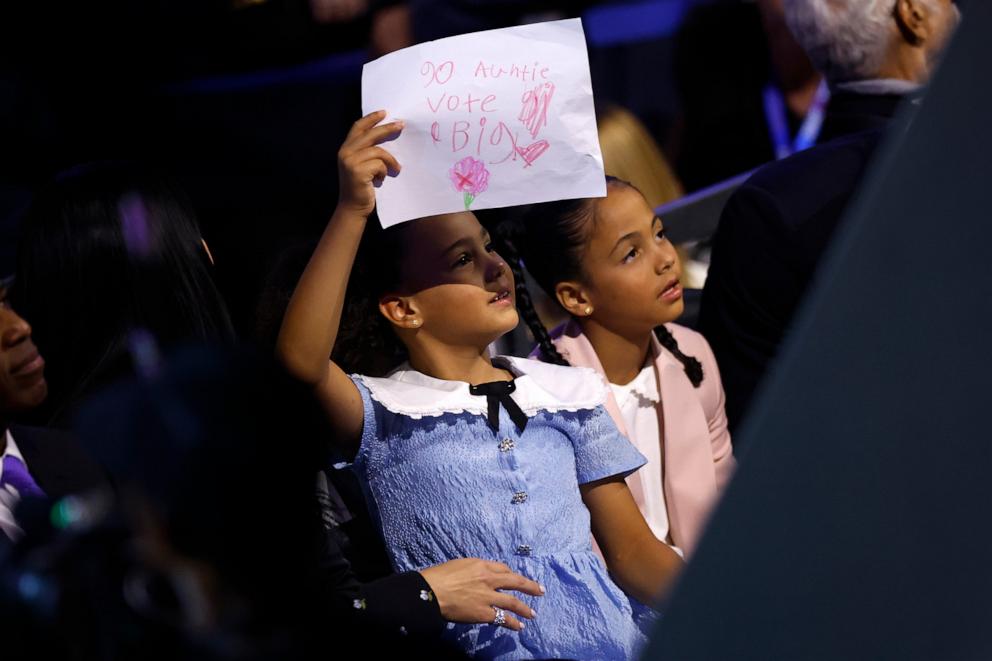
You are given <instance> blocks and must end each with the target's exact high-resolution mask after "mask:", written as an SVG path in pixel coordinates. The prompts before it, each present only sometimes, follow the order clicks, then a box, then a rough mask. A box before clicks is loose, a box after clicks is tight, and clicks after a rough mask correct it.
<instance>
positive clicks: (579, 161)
mask: <svg viewBox="0 0 992 661" xmlns="http://www.w3.org/2000/svg"><path fill="white" fill-rule="evenodd" d="M362 105H363V109H364V111H365V112H366V113H368V112H372V111H374V110H378V109H380V108H381V109H385V110H387V111H389V115H390V117H391V118H402V119H403V120H405V122H406V129H405V131H404V132H403V135H402V136H401V137H400V138H398V139H397V140H396V141H395V142H392V143H389V144H388V145H386V147H387V149H389V150H390V151H392V152H393V154H394V155H395V156H396V157H397V158H398V159H399V160H400V162H401V163H402V164H403V172H402V174H401V175H400V176H399V177H398V178H396V179H390V180H388V181H386V182H385V183H384V184H383V186H382V187H381V188H380V189H379V190H378V191H377V194H376V199H377V204H378V211H379V218H380V220H381V221H382V224H383V225H384V226H387V227H388V226H390V225H394V224H396V223H399V222H403V221H404V220H410V219H413V218H419V217H422V216H429V215H434V214H439V213H450V212H454V211H459V210H465V209H484V208H494V207H503V206H511V205H517V204H528V203H532V202H543V201H548V200H555V199H563V198H576V197H596V196H602V195H604V194H605V184H604V181H603V164H602V157H601V155H600V151H599V141H598V139H597V136H596V123H595V114H594V110H593V100H592V91H591V85H590V81H589V65H588V58H587V55H586V50H585V38H584V36H583V34H582V25H581V22H580V21H579V20H578V19H573V20H567V21H554V22H550V23H540V24H535V25H526V26H520V27H515V28H507V29H503V30H490V31H487V32H477V33H473V34H468V35H461V36H458V37H451V38H449V39H442V40H439V41H434V42H429V43H426V44H421V45H419V46H414V47H412V48H408V49H405V50H402V51H398V52H396V53H392V54H390V55H387V56H385V57H382V58H380V59H378V60H376V61H375V62H372V63H370V64H367V65H366V66H365V71H364V74H363V77H362Z"/></svg>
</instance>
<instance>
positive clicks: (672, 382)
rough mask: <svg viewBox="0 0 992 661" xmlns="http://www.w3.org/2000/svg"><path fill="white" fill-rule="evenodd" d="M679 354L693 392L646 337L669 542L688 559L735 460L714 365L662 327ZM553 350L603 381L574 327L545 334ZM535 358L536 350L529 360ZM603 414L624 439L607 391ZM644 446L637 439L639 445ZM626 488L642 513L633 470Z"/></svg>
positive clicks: (697, 340)
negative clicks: (696, 372)
mask: <svg viewBox="0 0 992 661" xmlns="http://www.w3.org/2000/svg"><path fill="white" fill-rule="evenodd" d="M666 327H667V328H668V330H670V331H671V332H672V335H674V336H675V339H676V340H677V341H678V343H679V349H681V351H682V353H684V354H686V355H688V356H694V357H695V358H697V359H698V360H699V362H700V363H702V365H703V377H704V378H703V382H702V384H701V385H700V387H699V388H695V387H693V385H692V383H691V382H690V381H689V377H687V376H686V374H685V370H684V369H683V366H682V363H680V362H679V361H678V359H677V358H675V356H674V355H672V353H671V352H669V351H668V350H667V349H665V348H664V347H662V346H661V343H660V342H658V340H657V338H654V337H652V340H653V342H654V353H655V355H656V356H658V358H657V359H656V362H655V364H656V367H657V373H658V381H659V386H660V392H661V407H660V410H659V411H658V415H659V416H660V418H661V419H660V420H659V422H660V423H661V424H660V425H659V428H660V429H661V430H662V438H660V439H658V440H659V442H661V443H662V457H663V458H664V459H663V461H664V476H663V483H664V488H665V505H666V507H667V509H668V518H669V526H670V531H671V532H670V534H671V537H672V542H673V543H674V544H675V545H676V546H678V547H679V548H681V549H682V550H683V551H684V552H685V553H686V557H688V556H689V555H690V554H691V553H692V551H693V549H694V548H695V546H696V543H697V542H698V541H699V536H700V535H701V533H702V531H703V527H704V526H705V524H706V520H707V518H708V516H709V513H710V509H711V508H712V507H713V505H714V504H715V502H716V500H717V496H718V494H720V493H721V492H722V491H723V488H724V487H725V486H726V484H727V482H728V481H729V480H730V476H731V473H732V472H733V470H734V465H735V464H734V457H733V454H732V453H731V447H730V432H729V431H728V430H727V415H726V413H725V411H724V395H723V385H722V384H721V382H720V372H719V371H718V369H717V365H716V358H714V357H713V351H712V350H711V349H710V345H709V343H708V342H707V341H706V339H705V338H704V337H703V336H702V335H700V334H699V333H697V332H696V331H694V330H690V329H688V328H686V327H684V326H679V325H678V324H666ZM551 336H552V339H553V340H554V343H555V347H556V348H557V349H558V351H559V353H561V354H562V355H563V356H564V357H565V359H566V360H568V361H569V362H570V363H571V364H572V365H575V366H579V367H591V368H592V369H594V370H596V371H597V372H599V373H600V374H601V375H602V376H603V378H604V379H605V378H606V372H605V371H604V370H603V366H602V365H601V364H600V362H599V357H598V356H597V355H596V352H595V350H594V349H593V347H592V344H591V343H590V342H589V340H588V339H586V337H585V335H583V334H582V329H581V328H580V327H579V325H578V323H576V322H575V321H574V320H571V321H569V322H568V323H566V324H563V325H561V326H559V327H558V328H556V329H555V330H554V331H552V333H551ZM531 357H532V358H537V357H538V351H537V350H535V351H534V353H532V354H531ZM606 409H607V410H608V411H609V413H610V416H612V418H613V421H614V422H615V423H616V425H617V427H618V428H619V429H620V431H621V432H623V434H624V435H626V436H628V437H629V436H630V435H629V433H628V431H627V428H626V425H625V424H624V421H623V416H622V415H621V414H620V408H619V406H618V405H617V401H616V399H615V398H614V397H613V393H612V391H611V392H610V393H609V395H608V398H607V402H606ZM638 440H639V441H643V440H644V439H638ZM642 470H643V469H642ZM627 485H628V486H629V487H630V491H631V493H632V494H633V496H634V500H635V501H637V505H638V507H641V508H642V509H643V506H644V490H643V487H642V486H641V478H640V471H635V472H634V473H633V474H631V475H630V476H629V477H627Z"/></svg>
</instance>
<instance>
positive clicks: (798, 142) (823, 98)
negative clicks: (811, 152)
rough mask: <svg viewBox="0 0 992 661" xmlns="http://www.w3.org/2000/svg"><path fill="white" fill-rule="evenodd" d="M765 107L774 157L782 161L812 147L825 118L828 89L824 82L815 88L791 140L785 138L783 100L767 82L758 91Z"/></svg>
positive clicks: (780, 93) (787, 134)
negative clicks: (800, 123)
mask: <svg viewBox="0 0 992 661" xmlns="http://www.w3.org/2000/svg"><path fill="white" fill-rule="evenodd" d="M762 99H763V101H764V106H765V121H766V122H768V132H769V133H770V134H771V138H772V144H773V145H774V147H775V158H776V159H782V158H785V157H786V156H791V155H792V154H795V153H796V152H798V151H802V150H804V149H807V148H809V147H812V146H813V144H814V143H815V142H816V138H817V136H819V135H820V128H821V127H822V126H823V118H824V116H825V115H826V109H827V101H829V100H830V88H829V87H828V86H827V82H826V81H825V80H823V81H820V86H819V87H817V88H816V95H815V96H814V97H813V103H812V104H811V105H810V107H809V111H808V112H807V113H806V117H805V118H804V119H803V123H802V125H800V127H799V130H798V131H797V132H796V137H795V138H790V137H789V122H788V119H787V118H786V112H785V99H784V98H783V97H782V92H780V91H779V89H778V88H777V87H776V86H775V85H773V84H771V83H769V84H768V85H766V86H765V89H764V90H763V91H762Z"/></svg>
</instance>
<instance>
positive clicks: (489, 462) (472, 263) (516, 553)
mask: <svg viewBox="0 0 992 661" xmlns="http://www.w3.org/2000/svg"><path fill="white" fill-rule="evenodd" d="M384 117H385V114H384V113H381V112H380V113H373V114H371V115H368V116H367V117H365V118H363V119H361V120H359V121H358V122H357V123H356V124H355V126H354V127H353V129H352V131H351V133H350V134H349V136H348V138H347V139H346V141H345V144H344V145H343V146H342V148H341V151H340V153H339V170H340V178H341V198H340V200H339V203H338V207H337V209H336V211H335V213H334V215H333V217H332V218H331V220H330V222H329V223H328V226H327V229H326V230H325V232H324V236H323V237H322V239H321V241H320V243H319V245H318V247H317V249H316V250H315V252H314V255H313V257H312V258H311V260H310V263H309V265H308V266H307V268H306V271H305V272H304V274H303V276H302V278H301V279H300V282H299V284H298V285H297V288H296V291H295V292H294V294H293V297H292V300H291V301H290V304H289V307H288V309H287V312H286V316H285V319H284V322H283V326H282V329H281V332H280V336H279V340H278V351H279V354H280V356H281V357H282V359H283V361H284V363H285V364H286V366H287V367H288V368H289V370H290V371H291V372H292V373H293V374H294V375H296V376H297V377H298V378H300V379H302V380H304V381H305V382H307V383H309V384H311V385H312V386H313V388H314V390H315V392H316V394H317V396H318V397H319V399H320V401H321V402H322V403H323V405H324V407H325V408H326V411H327V414H328V417H329V419H330V421H331V422H332V424H333V425H334V428H335V429H336V431H337V434H338V441H339V443H340V445H341V447H342V449H343V450H345V451H347V452H348V453H349V454H350V455H353V456H354V457H355V461H354V465H355V468H356V470H357V472H358V474H359V476H360V477H361V478H362V480H363V482H364V484H365V486H366V489H367V494H368V495H369V497H370V498H369V503H370V508H371V509H372V510H373V513H374V515H375V517H376V518H377V519H378V521H379V522H380V524H381V526H382V531H383V536H384V539H385V542H386V546H387V549H388V551H389V554H390V557H391V560H392V562H393V564H394V568H395V569H396V570H398V571H405V570H415V569H421V568H424V567H427V566H431V565H435V564H438V563H440V562H444V561H446V560H451V559H453V558H458V557H464V556H477V557H482V558H487V559H490V560H497V561H500V562H502V563H505V564H506V565H508V566H509V567H510V569H512V570H513V571H515V572H518V573H520V574H523V575H525V576H528V577H529V578H531V579H533V580H535V581H537V582H538V583H540V584H542V585H543V586H544V588H545V594H544V596H543V597H541V598H540V602H539V604H540V611H541V612H540V615H537V614H536V613H533V612H532V613H531V614H532V616H535V617H533V618H532V619H531V620H530V621H528V622H527V623H526V627H524V625H523V624H518V623H516V622H513V623H512V624H513V626H511V620H512V618H511V616H509V615H507V613H506V612H505V609H506V605H505V604H502V603H494V604H493V609H492V620H491V623H490V624H485V625H479V624H474V625H473V624H456V625H452V627H451V628H450V629H449V632H448V635H449V636H450V638H451V640H452V641H453V642H454V643H455V644H457V645H459V646H460V647H461V648H462V649H464V650H465V651H467V652H469V653H470V654H472V655H473V656H477V657H479V658H487V659H511V658H512V659H521V658H571V659H628V658H632V657H633V656H635V655H636V653H637V650H638V648H639V646H640V644H641V643H642V642H643V634H642V632H641V630H640V628H639V626H638V624H637V622H636V621H635V620H636V619H637V615H636V614H637V613H638V612H641V611H640V609H641V608H643V607H640V606H639V604H638V602H637V601H635V599H636V600H640V602H646V603H652V602H653V601H654V600H655V599H657V598H658V597H659V596H660V595H661V594H662V593H663V592H664V591H665V590H666V588H667V587H668V586H669V584H670V583H671V581H672V579H673V578H674V576H675V575H676V574H677V573H678V571H679V569H680V567H681V565H682V562H681V559H680V558H679V557H678V555H677V554H676V553H675V552H674V551H673V550H672V549H671V548H670V547H669V546H667V545H666V544H664V543H662V542H661V541H659V540H658V539H657V538H656V537H655V535H654V534H652V532H651V530H650V529H649V528H648V526H647V524H646V523H645V521H644V518H643V517H642V516H641V513H640V511H639V510H638V508H637V504H636V503H635V501H634V499H633V497H632V496H631V493H630V491H629V489H628V488H627V485H626V483H625V482H624V477H625V476H627V475H628V474H630V473H631V472H632V471H634V470H636V469H637V468H638V467H640V466H641V465H642V464H643V463H644V462H645V459H644V458H643V457H642V456H641V454H640V453H639V452H637V450H636V449H635V448H634V447H633V446H632V445H631V444H630V443H629V442H628V441H627V440H626V439H625V438H624V437H623V436H622V435H621V434H620V433H619V432H618V430H617V428H616V425H615V424H614V423H613V421H612V420H611V418H610V415H609V413H608V412H607V410H606V409H605V408H604V403H605V402H606V399H607V395H608V392H607V389H606V386H605V384H604V383H603V382H602V380H601V379H600V378H598V377H597V376H596V374H595V373H594V372H592V371H591V370H586V369H579V368H572V367H560V366H557V365H548V364H545V363H541V362H538V361H531V360H524V359H514V358H503V357H497V358H492V359H491V358H490V356H489V353H488V350H487V349H488V346H489V345H490V344H491V343H492V342H493V341H494V340H496V339H497V338H498V337H500V336H501V335H503V334H504V333H506V332H508V331H510V330H511V329H513V328H514V327H515V326H516V324H517V322H518V318H517V312H516V309H515V307H514V289H515V288H514V281H513V274H512V272H511V270H510V268H509V267H508V266H507V265H506V264H505V263H504V261H503V260H502V258H501V257H500V256H499V255H498V254H496V252H495V251H494V249H493V246H492V243H491V242H490V240H489V237H488V235H487V234H486V232H485V230H484V229H483V228H482V227H481V226H480V225H479V223H478V221H477V220H476V218H475V216H474V215H473V214H472V213H471V212H467V211H464V212H460V213H454V214H446V215H442V216H436V217H431V218H423V219H419V220H415V221H412V222H409V223H404V224H401V225H398V226H395V227H392V228H390V229H388V230H385V231H378V232H377V231H374V226H370V227H368V228H367V227H366V225H367V218H368V216H369V215H370V214H371V213H372V211H373V208H374V206H375V196H374V186H375V185H376V184H378V183H380V182H381V181H382V180H383V179H385V177H387V176H396V175H397V174H398V173H399V169H400V166H399V163H397V162H396V160H395V159H394V158H393V156H392V155H391V154H390V153H389V152H388V151H386V150H385V149H383V148H382V147H381V146H380V143H382V142H384V141H386V140H388V139H391V138H393V137H395V136H396V135H398V133H399V132H400V131H401V130H402V125H401V124H400V123H395V124H386V125H383V126H377V124H378V123H379V122H381V121H382V120H383V118H384ZM363 234H366V241H365V242H364V244H363V245H362V250H361V254H360V262H361V263H362V264H363V265H364V267H366V270H365V271H362V272H360V273H356V274H355V278H353V282H352V291H350V292H349V299H350V300H351V301H352V302H354V303H355V304H356V305H357V306H358V307H359V308H361V309H360V311H359V317H362V318H365V319H372V318H374V319H376V320H377V321H376V322H375V323H374V324H373V325H370V326H366V327H364V328H365V330H364V331H363V332H360V333H352V334H351V335H350V336H348V337H349V338H351V339H354V340H356V341H357V342H359V344H361V345H362V346H366V347H374V348H375V349H374V355H369V354H368V352H365V354H364V355H362V352H359V353H357V354H356V353H354V352H353V351H349V349H348V347H344V346H341V345H339V346H338V347H336V348H335V354H334V358H335V359H334V360H332V361H328V360H327V356H328V355H329V354H330V353H331V350H332V347H334V346H335V341H336V340H337V339H338V338H339V333H338V331H339V326H340V325H341V320H342V314H343V312H344V310H345V292H346V289H347V288H348V282H349V276H350V275H351V274H352V270H353V268H352V267H353V263H354V262H355V258H356V253H359V252H360V251H359V244H360V242H361V241H362V236H363ZM369 267H371V268H369ZM356 288H365V289H367V290H368V295H367V297H366V298H364V299H363V298H362V297H361V296H359V295H358V291H357V289H356ZM383 329H384V330H385V333H382V332H379V331H380V330H383ZM341 339H347V338H346V337H345V336H344V335H342V338H341ZM394 349H395V350H397V351H396V352H395V353H394ZM400 353H402V357H401V356H400V355H399V354H400ZM355 357H357V358H363V359H365V360H364V362H365V363H366V364H370V365H372V367H371V368H370V370H371V371H372V372H373V373H372V374H364V375H361V374H360V375H352V376H348V374H346V372H345V371H344V369H342V366H341V363H342V362H345V364H347V361H348V360H349V358H355ZM369 358H374V359H376V360H373V361H369V360H368V359H369ZM403 359H405V362H403V363H402V364H400V363H399V362H398V361H400V360H403ZM590 532H592V533H594V534H595V538H596V540H597V541H598V543H599V546H600V547H601V549H602V551H603V555H604V557H605V559H606V563H607V566H608V567H609V572H607V567H604V566H603V564H602V562H601V561H600V559H599V558H598V557H597V556H596V555H595V553H594V552H593V550H592V547H591V541H590V538H591V535H590ZM614 579H615V580H616V583H614ZM618 584H619V586H621V587H622V588H623V589H622V590H621V587H618ZM628 595H631V597H629V596H628ZM504 596H505V597H506V598H507V599H511V598H512V597H511V596H510V595H504ZM522 599H523V601H525V602H526V603H527V604H528V605H529V606H531V607H532V608H533V604H535V603H538V602H537V601H536V600H535V599H534V598H532V597H528V596H526V595H522Z"/></svg>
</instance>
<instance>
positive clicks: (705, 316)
mask: <svg viewBox="0 0 992 661" xmlns="http://www.w3.org/2000/svg"><path fill="white" fill-rule="evenodd" d="M784 8H785V17H786V21H787V22H788V25H789V28H790V29H791V30H792V32H793V34H794V36H795V37H796V40H797V41H798V42H799V44H800V45H801V46H802V47H803V49H804V50H805V51H806V53H807V54H808V55H809V58H810V60H811V61H812V62H813V64H814V66H816V68H817V69H818V70H819V71H820V72H821V73H823V75H824V76H825V77H826V79H827V81H828V83H829V84H830V88H831V99H830V103H829V105H828V107H827V114H826V119H825V121H824V124H823V128H822V131H821V134H820V140H819V143H818V144H817V145H816V146H814V147H812V148H810V149H808V150H806V151H804V152H800V153H798V154H795V155H793V156H791V157H789V158H786V159H784V160H781V161H777V162H775V163H771V164H768V165H765V166H764V167H762V168H760V169H759V170H757V171H756V172H755V173H754V174H753V175H752V176H751V178H750V179H748V181H747V182H745V183H744V184H743V185H742V186H741V187H740V188H739V189H738V190H737V191H736V192H735V193H734V195H733V196H732V197H731V198H730V200H729V201H728V202H727V205H726V207H725V209H724V211H723V215H722V216H721V218H720V224H719V227H718V229H717V232H716V234H715V235H714V238H713V254H712V261H711V265H710V270H709V275H708V278H707V282H706V286H705V290H704V293H703V300H702V306H701V309H700V317H699V329H700V331H702V333H703V334H704V335H705V336H706V338H707V339H708V340H709V342H710V345H711V346H712V347H713V351H714V353H715V354H716V358H717V362H718V363H719V366H720V374H721V377H722V378H723V385H724V388H725V390H726V396H727V416H728V419H729V422H730V426H731V429H732V430H733V429H735V428H736V427H737V426H738V425H739V423H740V422H741V420H742V419H743V418H744V416H745V413H746V411H747V408H748V405H749V403H750V401H751V397H752V395H753V393H754V391H755V389H756V388H757V387H758V386H759V384H760V382H761V380H762V378H763V377H764V375H765V372H766V371H767V369H768V366H769V365H770V364H771V363H772V362H773V360H774V358H775V356H776V354H777V352H778V347H779V345H780V344H781V342H782V340H783V338H784V336H785V334H786V332H787V331H788V327H789V325H790V323H791V321H792V318H793V314H794V312H795V310H796V307H797V306H798V304H799V302H800V300H801V299H802V296H803V294H804V293H805V291H806V288H807V286H808V284H809V282H810V281H811V280H812V278H813V275H814V273H815V270H816V267H817V265H818V263H819V260H820V256H821V255H822V253H823V251H824V249H825V248H826V246H827V244H828V243H829V240H830V238H831V237H832V235H833V233H834V231H835V230H836V228H837V225H838V223H839V221H840V219H841V218H842V217H843V214H844V210H845V207H846V205H847V202H848V200H849V199H850V197H851V195H852V194H853V193H854V191H855V190H856V189H857V186H858V184H859V182H860V181H861V178H862V176H863V174H864V172H865V170H866V167H867V165H868V162H869V160H870V158H871V156H872V154H873V153H874V150H875V147H876V146H877V145H878V142H879V140H880V138H881V136H882V134H883V132H884V129H885V127H886V126H887V125H888V124H889V123H890V121H891V119H892V117H893V116H894V115H895V113H896V110H897V107H898V106H899V105H900V103H901V102H902V101H903V100H904V99H906V98H907V97H912V96H914V95H916V94H917V93H918V92H919V90H920V89H921V87H922V85H924V84H925V83H926V81H927V80H928V79H929V78H930V75H931V74H932V72H933V70H934V67H935V64H936V62H937V60H938V58H939V55H940V53H941V51H942V49H943V47H944V45H945V43H946V41H947V39H948V37H949V36H950V34H951V32H952V31H953V29H954V26H955V25H956V23H957V21H958V18H959V15H958V10H957V7H956V6H955V5H954V3H953V2H952V1H951V0H784ZM735 449H736V450H739V449H740V448H739V446H738V447H736V448H735Z"/></svg>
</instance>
